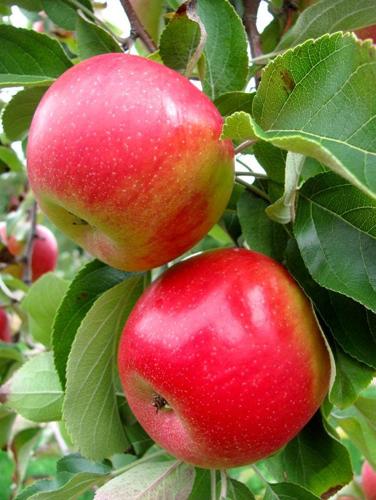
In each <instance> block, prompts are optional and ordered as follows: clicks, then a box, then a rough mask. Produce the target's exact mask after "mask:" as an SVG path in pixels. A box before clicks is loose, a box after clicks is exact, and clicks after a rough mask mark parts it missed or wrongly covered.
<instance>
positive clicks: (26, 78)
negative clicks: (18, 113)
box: [0, 24, 72, 87]
mask: <svg viewBox="0 0 376 500" xmlns="http://www.w3.org/2000/svg"><path fill="white" fill-rule="evenodd" d="M71 65H72V63H71V62H70V60H69V59H68V58H67V56H66V55H65V52H64V51H63V49H62V47H61V46H60V44H59V43H58V42H57V41H56V40H53V39H52V38H50V37H48V36H47V35H43V34H41V33H36V32H35V31H31V30H27V29H23V28H14V27H13V26H6V25H5V24H3V25H0V87H14V86H21V85H22V86H23V85H25V86H27V85H49V84H50V83H52V82H53V81H54V80H55V78H57V77H58V76H60V75H61V73H64V71H66V70H67V69H69V68H70V67H71Z"/></svg>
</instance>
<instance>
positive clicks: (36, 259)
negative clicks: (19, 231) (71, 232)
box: [0, 222, 58, 281]
mask: <svg viewBox="0 0 376 500" xmlns="http://www.w3.org/2000/svg"><path fill="white" fill-rule="evenodd" d="M0 239H1V241H2V242H3V244H4V245H6V246H7V248H8V250H9V252H10V253H11V254H12V255H14V256H15V257H19V256H20V255H21V254H22V252H23V251H24V248H25V242H21V241H17V239H16V238H15V237H14V236H12V235H10V236H7V234H6V225H5V222H2V223H0ZM57 258H58V246H57V241H56V238H55V236H54V234H53V233H52V231H50V230H49V229H48V228H47V227H46V226H42V225H41V224H38V225H37V226H36V229H35V240H34V242H33V249H32V253H31V274H32V276H31V279H32V281H36V280H37V279H38V278H40V277H41V276H42V275H43V274H45V273H48V272H49V271H53V270H54V269H55V268H56V263H57ZM5 272H8V273H9V274H12V275H13V276H15V277H17V278H22V274H23V266H22V264H21V263H16V264H13V263H12V264H10V265H9V266H8V267H7V268H6V269H5Z"/></svg>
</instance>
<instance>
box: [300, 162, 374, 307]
mask: <svg viewBox="0 0 376 500" xmlns="http://www.w3.org/2000/svg"><path fill="white" fill-rule="evenodd" d="M294 233H295V236H296V239H297V242H298V245H299V248H300V251H301V254H302V257H303V260H304V262H305V264H306V266H307V267H308V270H309V272H310V274H311V275H312V277H313V278H314V280H315V281H317V283H319V284H320V285H321V286H324V287H325V288H328V289H330V290H333V291H336V292H340V293H342V294H343V295H346V296H347V297H351V298H353V299H354V300H356V301H358V302H360V303H361V304H364V305H365V306H366V307H368V308H369V309H371V310H372V311H374V312H375V311H376V200H372V199H370V198H369V197H368V196H366V195H364V194H363V193H361V192H360V191H359V190H358V189H356V188H354V187H353V186H352V185H351V184H349V183H348V182H346V181H344V180H343V179H341V178H340V177H338V176H337V175H335V174H333V173H331V172H328V173H325V174H321V175H319V176H316V177H314V178H312V179H309V180H308V181H307V182H306V183H305V184H304V186H303V188H302V189H301V191H300V196H299V203H298V210H297V216H296V221H295V225H294Z"/></svg>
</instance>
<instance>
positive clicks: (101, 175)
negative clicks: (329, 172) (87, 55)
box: [27, 54, 234, 271]
mask: <svg viewBox="0 0 376 500" xmlns="http://www.w3.org/2000/svg"><path fill="white" fill-rule="evenodd" d="M222 123H223V122H222V118H221V116H220V114H219V112H218V111H217V109H216V108H215V106H214V105H213V104H212V102H211V101H210V100H209V99H208V98H207V97H206V96H205V95H204V94H203V93H202V92H200V91H199V90H198V89H197V88H196V87H194V86H193V85H192V84H191V83H190V82H189V80H187V79H186V78H184V77H183V76H181V75H179V74H178V73H176V72H175V71H173V70H171V69H169V68H167V67H165V66H163V65H161V64H158V63H156V62H153V61H150V60H148V59H145V58H142V57H138V56H132V55H125V54H104V55H100V56H96V57H93V58H91V59H88V60H86V61H84V62H81V63H80V64H77V65H76V66H74V67H73V68H71V69H69V70H68V71H67V72H66V73H64V74H63V75H62V76H61V77H60V78H58V80H57V81H56V82H55V83H54V84H53V85H52V86H51V87H50V89H49V90H48V91H47V92H46V94H45V95H44V96H43V99H42V101H41V103H40V104H39V106H38V109H37V111H36V113H35V115H34V118H33V122H32V125H31V130H30V135H29V140H28V147H27V161H28V172H29V179H30V183H31V186H32V188H33V191H34V193H35V195H36V197H37V199H38V201H39V203H40V206H41V208H42V210H43V211H44V212H45V213H46V214H47V215H48V216H49V217H50V219H51V220H52V221H53V222H54V223H55V224H56V225H57V226H58V227H59V228H60V229H61V230H62V231H64V232H65V233H66V234H67V235H68V236H70V237H71V238H72V239H73V240H75V241H76V242H77V243H79V244H80V245H81V246H82V247H84V248H85V249H86V250H88V251H89V252H90V253H91V254H93V255H95V256H96V257H98V258H99V259H101V260H102V261H104V262H106V263H108V264H110V265H111V266H113V267H117V268H120V269H125V270H129V271H137V270H145V269H151V268H153V267H156V266H159V265H162V264H164V263H166V262H168V261H170V260H172V259H174V258H175V257H177V256H179V255H181V254H182V253H183V252H185V251H186V250H187V249H189V248H190V247H191V246H193V245H194V244H195V243H196V242H197V241H199V240H200V239H201V238H202V237H203V236H204V235H205V234H206V233H207V231H208V230H209V229H210V228H211V227H212V226H213V224H214V223H215V222H216V221H217V220H218V219H219V217H220V216H221V214H222V212H223V210H224V209H225V207H226V204H227V201H228V199H229V197H230V194H231V190H232V185H233V175H234V174H233V172H234V165H233V147H232V144H231V142H229V141H221V140H220V139H219V137H220V134H221V129H222Z"/></svg>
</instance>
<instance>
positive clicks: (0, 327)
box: [0, 307, 12, 342]
mask: <svg viewBox="0 0 376 500" xmlns="http://www.w3.org/2000/svg"><path fill="white" fill-rule="evenodd" d="M0 340H2V341H3V342H11V340H12V334H11V332H10V326H9V320H8V316H7V313H6V312H5V311H4V309H3V308H2V307H0Z"/></svg>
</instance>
